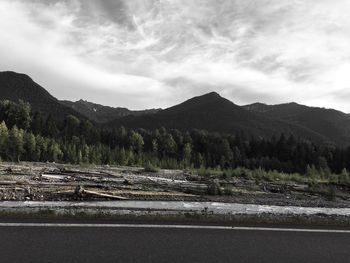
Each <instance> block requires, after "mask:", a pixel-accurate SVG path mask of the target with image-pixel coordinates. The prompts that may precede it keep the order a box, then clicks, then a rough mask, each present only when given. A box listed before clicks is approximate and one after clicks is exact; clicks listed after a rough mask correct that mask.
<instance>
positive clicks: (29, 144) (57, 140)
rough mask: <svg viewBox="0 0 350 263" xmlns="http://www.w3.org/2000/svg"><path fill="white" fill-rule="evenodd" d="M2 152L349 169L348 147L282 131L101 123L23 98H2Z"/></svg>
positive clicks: (30, 157)
mask: <svg viewBox="0 0 350 263" xmlns="http://www.w3.org/2000/svg"><path fill="white" fill-rule="evenodd" d="M0 120H1V124H0V156H1V159H2V160H9V161H19V160H22V161H24V160H26V161H42V162H46V161H54V162H64V163H94V164H118V165H144V166H147V165H148V166H153V167H163V168H201V167H203V168H204V167H207V168H218V167H220V169H231V168H236V167H246V168H249V169H256V168H263V169H265V170H277V171H280V172H300V173H308V172H310V171H313V170H314V171H315V170H319V171H322V172H323V173H325V174H327V173H330V172H331V171H333V172H337V173H339V172H341V171H342V170H343V168H347V169H350V148H347V149H340V148H335V147H334V146H327V145H323V144H314V143H312V142H310V141H307V140H305V139H298V138H296V137H293V136H289V137H286V136H285V135H283V134H281V135H280V136H278V137H272V138H271V139H262V138H254V137H246V136H245V135H244V134H219V133H209V132H206V131H202V130H191V131H188V132H181V131H179V130H176V129H165V128H160V129H155V130H144V129H125V128H124V127H120V128H117V129H101V128H96V127H95V126H94V125H93V124H92V123H91V122H90V121H88V120H80V119H78V118H77V117H75V116H72V115H68V116H67V117H66V118H65V119H64V120H63V121H61V122H60V121H57V120H54V119H53V118H51V117H50V116H48V117H44V116H43V115H42V114H41V113H39V112H34V113H33V112H32V111H31V107H30V105H29V104H28V103H25V102H22V101H21V102H19V103H15V102H11V101H2V102H1V103H0Z"/></svg>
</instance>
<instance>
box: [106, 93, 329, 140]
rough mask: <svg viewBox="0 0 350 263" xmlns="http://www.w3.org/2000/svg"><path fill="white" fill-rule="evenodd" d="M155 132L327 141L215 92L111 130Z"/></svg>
mask: <svg viewBox="0 0 350 263" xmlns="http://www.w3.org/2000/svg"><path fill="white" fill-rule="evenodd" d="M121 125H123V126H125V127H129V128H145V129H155V128H160V127H162V126H164V127H166V128H176V129H180V130H190V129H194V128H196V129H203V130H208V131H213V132H225V133H239V132H243V133H245V134H247V135H255V136H258V137H269V136H272V135H279V134H281V133H285V134H294V135H296V136H301V137H305V138H311V139H313V140H315V141H325V140H326V139H327V138H325V137H323V135H322V134H319V133H317V132H315V131H312V130H309V129H307V128H304V127H303V126H300V125H298V124H293V123H289V122H286V121H284V120H281V119H274V118H270V117H268V116H263V115H261V114H256V113H254V112H251V111H249V110H247V109H245V108H242V107H240V106H238V105H236V104H234V103H232V102H231V101H229V100H227V99H225V98H223V97H221V96H220V95H219V94H217V93H215V92H211V93H208V94H205V95H202V96H198V97H194V98H192V99H189V100H187V101H185V102H183V103H181V104H179V105H176V106H174V107H171V108H168V109H165V110H161V111H159V112H157V113H155V114H148V115H143V116H127V117H123V118H120V119H117V120H115V121H113V122H110V123H109V124H108V126H111V127H118V126H121Z"/></svg>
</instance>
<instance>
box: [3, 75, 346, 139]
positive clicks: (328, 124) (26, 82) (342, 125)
mask: <svg viewBox="0 0 350 263" xmlns="http://www.w3.org/2000/svg"><path fill="white" fill-rule="evenodd" d="M1 99H8V100H12V101H18V100H19V99H21V100H24V101H27V102H29V103H30V104H31V106H32V109H33V111H40V112H42V113H43V114H44V115H49V114H51V115H52V116H53V117H54V118H56V119H58V120H62V119H64V118H65V117H66V116H67V115H69V114H71V115H75V116H77V117H78V118H81V119H86V118H88V119H90V120H92V121H93V122H95V123H99V124H102V125H103V126H104V127H109V128H110V127H119V126H121V125H123V126H125V127H129V128H146V129H155V128H160V127H162V126H164V127H166V128H176V129H179V130H191V129H203V130H208V131H212V132H224V133H240V132H242V133H244V134H246V135H248V136H249V135H254V136H257V137H270V136H272V135H276V136H279V134H281V133H285V134H287V135H288V134H293V135H295V136H298V137H302V138H307V139H312V140H313V141H315V142H321V141H322V142H332V143H335V144H337V145H341V146H346V145H350V115H348V114H345V113H343V112H340V111H336V110H332V109H325V108H317V107H308V106H304V105H300V104H297V103H287V104H279V105H267V104H263V103H254V104H251V105H246V106H238V105H236V104H234V103H233V102H231V101H229V100H227V99H225V98H223V97H221V96H220V95H219V94H217V93H215V92H211V93H208V94H205V95H202V96H198V97H194V98H192V99H189V100H187V101H185V102H183V103H181V104H179V105H175V106H173V107H170V108H167V109H164V110H159V109H153V110H145V111H131V110H128V109H125V108H112V107H107V106H102V105H99V104H94V103H91V102H87V101H82V100H80V101H77V102H70V101H62V102H61V101H59V100H57V99H56V98H55V97H53V96H52V95H51V94H50V93H49V92H47V91H46V90H45V89H44V88H43V87H41V86H40V85H38V84H37V83H35V82H34V81H33V80H32V79H31V78H30V77H29V76H27V75H24V74H19V73H15V72H0V100H1Z"/></svg>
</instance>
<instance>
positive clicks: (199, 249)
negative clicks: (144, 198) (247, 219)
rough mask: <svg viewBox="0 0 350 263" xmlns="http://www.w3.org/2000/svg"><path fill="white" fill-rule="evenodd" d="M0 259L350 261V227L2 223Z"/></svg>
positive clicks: (32, 260) (61, 260)
mask: <svg viewBox="0 0 350 263" xmlns="http://www.w3.org/2000/svg"><path fill="white" fill-rule="evenodd" d="M0 262H2V263H6V262H11V263H16V262H35V263H40V262H60V263H61V262H65V263H69V262H75V263H76V262H84V263H88V262H101V263H104V262H113V263H115V262H123V263H127V262H150V263H151V262H152V263H155V262H215V263H221V262H236V263H239V262H259V263H263V262H268V263H271V262H276V263H277V262H278V263H284V262H298V263H301V262H307V263H312V262H317V263H321V262H332V263H337V262H344V263H349V262H350V231H348V230H334V231H333V230H326V231H323V230H314V229H310V230H307V229H278V228H273V229H267V228H254V227H252V228H251V227H247V228H245V227H237V228H230V227H216V226H210V227H203V226H171V225H132V224H129V225H125V224H124V225H118V224H91V223H90V224H77V223H75V224H68V223H62V224H57V223H50V224H46V223H28V222H26V223H11V222H10V223H8V222H7V223H0Z"/></svg>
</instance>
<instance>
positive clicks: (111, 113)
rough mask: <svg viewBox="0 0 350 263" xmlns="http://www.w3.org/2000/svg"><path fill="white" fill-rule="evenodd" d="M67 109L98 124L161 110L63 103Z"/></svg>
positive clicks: (86, 103)
mask: <svg viewBox="0 0 350 263" xmlns="http://www.w3.org/2000/svg"><path fill="white" fill-rule="evenodd" d="M61 103H62V104H64V105H65V106H67V107H70V108H72V109H73V110H75V111H77V112H79V113H80V114H82V115H84V116H85V117H87V118H88V119H90V120H93V121H95V122H97V123H105V122H110V121H113V120H115V119H119V118H122V117H125V116H129V115H133V116H140V115H144V114H151V113H156V112H158V111H159V110H160V109H151V110H141V111H132V110H129V109H127V108H119V107H118V108H113V107H108V106H103V105H100V104H96V103H92V102H88V101H84V100H79V101H76V102H72V101H61Z"/></svg>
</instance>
